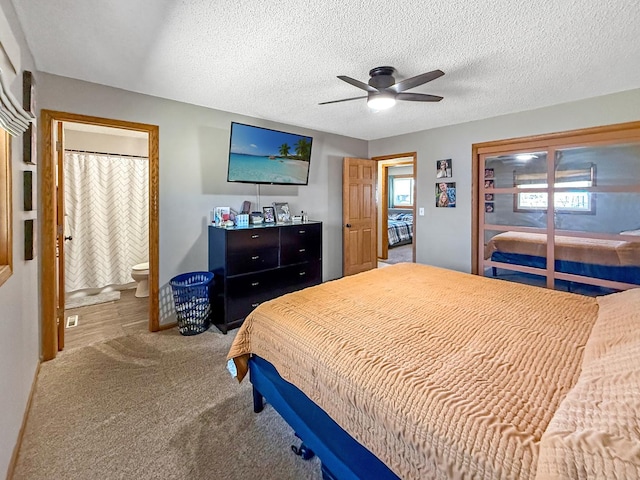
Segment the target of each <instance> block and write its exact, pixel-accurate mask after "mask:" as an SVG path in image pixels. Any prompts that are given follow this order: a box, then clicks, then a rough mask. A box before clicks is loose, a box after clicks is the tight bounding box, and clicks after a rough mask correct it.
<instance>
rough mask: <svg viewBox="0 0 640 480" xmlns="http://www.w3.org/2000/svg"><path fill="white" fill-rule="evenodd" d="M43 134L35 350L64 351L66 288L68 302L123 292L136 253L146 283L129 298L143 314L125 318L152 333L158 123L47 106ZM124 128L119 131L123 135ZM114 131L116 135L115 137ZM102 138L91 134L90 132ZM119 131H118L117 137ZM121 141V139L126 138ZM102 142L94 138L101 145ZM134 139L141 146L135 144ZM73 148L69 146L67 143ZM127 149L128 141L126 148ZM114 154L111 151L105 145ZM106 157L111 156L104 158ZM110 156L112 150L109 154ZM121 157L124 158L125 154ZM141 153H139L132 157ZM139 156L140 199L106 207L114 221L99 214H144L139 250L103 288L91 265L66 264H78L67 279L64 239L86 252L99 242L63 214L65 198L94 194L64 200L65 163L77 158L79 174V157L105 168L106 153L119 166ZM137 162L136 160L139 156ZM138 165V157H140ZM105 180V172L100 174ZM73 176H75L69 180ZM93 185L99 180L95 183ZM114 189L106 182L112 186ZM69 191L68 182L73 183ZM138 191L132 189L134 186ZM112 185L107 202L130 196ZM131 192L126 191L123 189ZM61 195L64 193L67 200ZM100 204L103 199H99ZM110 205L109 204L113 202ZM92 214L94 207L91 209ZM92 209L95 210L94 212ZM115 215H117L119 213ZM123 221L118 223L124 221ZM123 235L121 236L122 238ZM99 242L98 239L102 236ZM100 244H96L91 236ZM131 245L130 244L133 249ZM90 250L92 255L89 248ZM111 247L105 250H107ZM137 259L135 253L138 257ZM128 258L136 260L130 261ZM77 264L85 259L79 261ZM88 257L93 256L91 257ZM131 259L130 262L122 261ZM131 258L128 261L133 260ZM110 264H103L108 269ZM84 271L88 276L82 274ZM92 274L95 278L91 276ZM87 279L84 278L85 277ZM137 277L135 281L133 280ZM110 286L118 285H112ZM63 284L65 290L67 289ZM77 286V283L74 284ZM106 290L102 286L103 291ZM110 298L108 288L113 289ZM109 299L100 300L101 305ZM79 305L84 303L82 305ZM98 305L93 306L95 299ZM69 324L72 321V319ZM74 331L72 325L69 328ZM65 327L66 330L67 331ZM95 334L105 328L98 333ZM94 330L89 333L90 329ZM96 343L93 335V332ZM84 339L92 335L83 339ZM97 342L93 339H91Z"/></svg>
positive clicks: (82, 166)
mask: <svg viewBox="0 0 640 480" xmlns="http://www.w3.org/2000/svg"><path fill="white" fill-rule="evenodd" d="M42 125H43V129H42V132H43V133H42V134H43V156H42V160H41V162H42V170H43V172H45V174H44V175H43V176H42V185H41V196H42V205H43V206H44V208H43V212H42V242H41V255H42V256H41V264H42V276H41V291H42V295H41V296H42V308H41V314H42V353H43V360H50V359H52V358H54V357H55V356H56V353H57V352H58V351H59V350H62V349H63V348H65V333H66V332H65V330H67V328H66V325H67V315H65V313H66V312H68V311H71V310H73V309H71V308H68V307H66V303H67V302H66V298H65V297H66V295H65V294H66V293H67V291H69V292H73V294H72V295H70V299H73V298H74V297H83V296H85V297H86V296H88V295H87V294H95V293H110V292H118V291H122V290H120V288H124V289H127V288H126V287H133V286H137V284H138V282H139V275H138V276H134V275H133V273H136V272H134V270H135V269H136V267H138V269H141V268H142V267H143V266H144V263H145V262H143V261H142V260H144V259H142V258H141V257H142V256H147V258H148V260H147V261H148V269H147V271H146V272H143V273H145V278H146V279H147V280H148V295H147V296H141V297H136V299H138V298H139V299H141V300H142V302H137V303H138V304H139V306H140V309H141V310H142V312H143V313H142V315H144V316H145V323H146V328H144V327H145V325H144V324H142V325H141V324H139V323H138V320H139V318H134V316H131V321H129V320H127V322H128V325H127V326H129V327H130V326H132V325H130V324H137V325H138V326H140V327H141V328H142V329H144V330H150V331H157V330H159V322H158V263H159V259H158V235H159V234H158V177H159V172H158V161H159V156H158V127H157V126H154V125H146V124H139V123H133V122H124V121H119V120H110V119H104V118H98V117H88V116H84V115H76V114H70V113H63V112H52V111H48V110H43V111H42ZM123 130H124V132H123ZM115 133H118V134H119V135H114V134H115ZM98 134H99V135H103V136H102V137H97V136H96V135H98ZM123 134H124V135H123ZM106 135H113V136H118V137H120V144H121V145H120V146H114V145H115V144H114V143H113V140H114V139H107V138H106V137H105V136H106ZM89 137H93V141H94V143H89V144H88V143H86V142H87V141H89V140H88V138H89ZM127 139H128V140H127ZM132 139H141V141H137V140H136V141H133V140H132ZM109 140H111V141H112V142H111V144H110V145H111V146H109ZM101 141H102V142H107V143H102V144H101V143H100V142H101ZM126 143H130V144H136V143H137V144H139V148H142V149H143V150H138V151H125V150H126V149H127V147H123V146H122V145H123V144H126ZM140 144H146V147H145V146H142V145H140ZM74 147H75V148H74ZM129 148H133V147H131V145H130V146H129ZM113 149H115V150H120V151H116V152H113V151H110V150H113ZM109 154H111V155H109ZM114 154H115V155H114ZM124 154H128V155H124ZM138 154H141V155H138ZM145 155H146V157H145V158H146V160H145V162H146V174H145V175H146V176H145V183H146V184H145V187H146V190H147V192H146V200H145V199H142V200H140V201H139V202H138V203H139V205H138V208H137V212H136V209H134V210H133V211H129V210H128V211H127V212H124V211H123V212H121V210H123V209H122V208H116V209H115V210H112V211H111V214H112V215H114V216H115V217H116V218H112V219H106V218H104V217H105V216H106V217H108V216H109V215H110V214H108V213H107V214H106V215H103V218H102V220H101V221H102V222H106V223H108V222H109V221H111V222H112V223H114V222H115V224H117V223H118V216H120V217H121V216H122V214H125V215H127V216H135V215H136V214H137V213H141V212H140V211H142V210H144V213H145V214H146V218H147V220H146V223H145V222H144V221H138V222H134V223H135V224H136V225H135V227H134V228H137V229H141V230H142V232H141V238H144V239H145V240H140V239H138V240H134V242H136V243H137V244H140V243H144V244H145V245H144V247H143V250H144V252H139V254H138V255H137V256H136V255H134V256H133V257H136V258H135V259H134V258H133V257H131V258H130V257H129V256H127V255H123V257H124V258H123V259H120V260H121V261H120V263H121V264H122V265H120V266H119V267H118V268H119V269H120V270H121V272H120V273H121V274H120V279H119V280H117V279H116V280H115V281H114V282H111V281H110V280H107V281H106V283H107V285H104V282H100V281H98V283H94V282H95V280H96V279H95V277H96V275H94V274H95V273H96V272H95V271H94V270H96V269H99V267H96V265H95V264H87V265H84V264H82V261H81V264H80V266H78V265H70V268H71V269H74V268H75V269H77V270H79V272H71V273H72V274H76V273H77V274H79V275H77V276H79V277H80V278H79V279H78V278H75V279H74V280H73V282H71V281H66V279H65V276H66V275H65V273H67V272H66V268H65V266H66V263H67V262H66V261H65V250H66V249H65V247H66V246H67V244H70V243H71V242H76V243H77V244H80V243H82V242H85V241H86V242H87V243H88V244H89V247H88V248H86V249H85V250H86V251H88V252H89V254H91V253H92V252H91V251H92V250H95V249H98V250H100V248H99V246H98V245H95V244H93V243H92V242H93V241H98V240H96V239H93V240H91V234H89V233H88V231H87V230H86V229H85V227H81V226H79V224H78V223H77V222H76V223H74V222H75V221H74V220H73V219H71V218H70V217H69V215H68V213H69V212H70V211H71V210H73V208H74V206H73V205H71V208H70V209H67V208H66V207H65V200H67V201H69V202H72V203H73V202H76V203H77V202H85V203H86V202H87V201H93V200H94V198H93V197H92V195H93V193H95V192H92V190H91V188H89V194H88V195H89V197H87V196H86V194H85V196H84V197H83V196H82V194H81V193H78V192H77V191H76V192H74V193H73V194H72V195H71V196H70V197H68V194H69V193H70V192H69V191H67V190H68V189H67V188H65V179H67V181H69V180H70V179H71V178H72V177H70V176H69V175H68V173H69V172H65V169H67V168H72V167H71V164H72V163H74V162H75V163H78V165H77V167H78V168H75V167H74V168H75V170H76V173H78V172H80V174H84V173H86V172H85V170H86V165H87V163H86V162H94V163H97V164H99V165H104V164H105V163H106V162H108V161H109V157H116V158H120V159H121V163H135V162H130V161H129V160H131V159H134V158H137V157H143V156H145ZM138 160H142V159H141V158H138ZM139 163H140V162H139ZM129 174H132V171H131V170H130V171H128V173H125V175H124V177H126V176H127V175H129ZM107 177H108V176H107ZM73 181H75V180H73ZM96 181H97V182H98V183H99V182H100V181H105V180H104V178H103V179H102V180H100V179H98V180H96ZM106 183H110V180H106ZM112 186H113V185H112ZM74 188H75V187H74ZM136 188H138V189H139V188H140V187H139V185H138V187H136V186H133V190H132V191H135V189H136ZM118 189H119V186H117V185H116V188H115V189H114V190H113V191H112V193H111V197H112V198H111V200H109V199H107V200H106V202H109V201H111V202H114V198H116V197H117V196H118V195H122V196H127V197H129V196H130V195H129V193H126V192H118ZM130 193H131V192H130ZM67 197H68V198H67ZM103 201H105V200H103ZM114 203H116V202H114ZM96 211H97V209H96ZM92 214H95V215H96V216H98V215H97V213H96V212H93V213H92ZM120 219H121V220H122V218H120ZM106 223H105V225H103V226H102V228H103V229H104V230H106V231H110V227H109V226H108V225H107V224H106ZM123 223H124V220H123ZM93 228H94V230H100V228H101V227H100V225H98V226H94V227H93ZM126 235H127V234H125V236H126ZM110 240H111V237H107V240H106V245H109V242H110ZM102 241H103V242H104V239H103V240H102ZM98 242H99V241H98ZM139 247H140V245H137V246H136V248H139ZM106 250H109V246H107V247H105V251H106ZM121 250H122V249H116V256H120V255H121ZM93 253H95V252H93ZM112 253H113V252H110V253H109V254H112ZM100 255H107V254H106V253H104V252H102V254H101V253H100V252H99V251H98V255H97V257H98V258H99V257H100ZM138 257H140V258H138ZM134 260H135V261H136V262H137V260H141V261H140V262H138V263H135V262H134ZM83 261H84V260H83ZM93 261H96V260H95V259H94V260H93ZM129 263H132V265H128V264H129ZM133 263H135V265H134V264H133ZM109 268H110V267H107V269H109ZM87 274H89V275H87ZM98 276H99V275H98ZM84 277H91V278H84ZM134 277H136V278H134ZM67 283H73V285H67ZM115 284H117V285H118V287H116V288H114V285H115ZM67 287H68V288H67ZM78 287H80V288H78ZM105 290H106V291H105ZM134 291H137V288H136V290H134V289H131V293H132V295H133V296H135V293H134ZM112 295H113V293H112ZM107 303H108V302H105V306H107V305H106V304H107ZM82 308H90V306H85V307H82ZM98 308H101V307H99V304H98ZM121 313H122V312H116V317H119V316H120V314H121ZM130 313H131V312H129V313H127V312H123V315H124V316H128V315H129V314H130ZM97 316H98V317H99V318H104V316H105V315H101V314H100V315H97ZM71 322H73V319H72V320H71ZM105 327H106V328H107V329H111V330H113V329H114V328H123V327H122V325H107V326H105ZM72 328H78V327H72ZM67 331H71V330H70V329H69V330H67ZM97 332H98V333H97V335H98V337H99V336H100V335H103V334H104V333H105V332H102V333H99V329H98V330H97ZM94 333H95V332H94ZM108 335H111V336H118V335H116V334H114V333H113V331H112V332H111V333H110V334H108ZM93 338H94V340H95V338H96V337H95V336H94V337H93ZM108 338H109V337H108ZM85 340H87V341H89V342H93V340H91V335H89V338H88V339H85ZM98 341H99V339H98Z"/></svg>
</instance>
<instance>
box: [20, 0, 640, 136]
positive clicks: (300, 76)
mask: <svg viewBox="0 0 640 480" xmlns="http://www.w3.org/2000/svg"><path fill="white" fill-rule="evenodd" d="M12 1H13V4H14V6H15V9H16V11H17V13H18V17H19V19H20V22H21V24H22V27H23V30H24V31H25V34H26V38H27V42H28V44H29V46H30V48H31V51H32V53H33V55H34V57H35V62H36V67H37V69H38V70H40V71H44V72H48V73H53V74H57V75H63V76H67V77H73V78H78V79H81V80H86V81H89V82H96V83H101V84H104V85H110V86H113V87H119V88H123V89H126V90H131V91H135V92H140V93H146V94H150V95H155V96H158V97H164V98H169V99H173V100H179V101H182V102H187V103H192V104H196V105H202V106H206V107H211V108H216V109H220V110H225V111H228V112H234V113H238V114H243V115H250V116H252V117H256V118H261V119H268V120H273V121H276V122H282V123H286V124H291V125H297V126H301V127H308V128H312V129H316V130H321V131H325V132H331V133H337V134H342V135H347V136H350V137H355V138H361V139H365V140H372V139H377V138H384V137H389V136H394V135H398V134H402V133H408V132H414V131H418V130H424V129H428V128H433V127H438V126H443V125H450V124H456V123H461V122H466V121H470V120H475V119H480V118H487V117H492V116H496V115H501V114H506V113H510V112H517V111H523V110H530V109H534V108H537V107H542V106H546V105H553V104H558V103H564V102H568V101H572V100H578V99H582V98H588V97H594V96H599V95H603V94H607V93H613V92H619V91H624V90H630V89H634V88H638V87H640V40H639V39H640V2H638V1H637V0H555V1H552V0H541V1H538V2H535V1H534V2H526V1H523V0H519V1H515V0H496V1H491V2H487V1H484V0H431V1H430V2H419V1H411V0H407V1H404V2H400V1H396V0H387V1H381V0H368V1H363V0H350V1H349V0H347V1H345V0H315V1H304V2H300V1H297V0H278V1H273V0H272V1H269V0H218V1H203V0H200V1H196V0H193V1H175V0H82V1H77V0H57V1H51V0H30V1H23V0H12ZM382 65H391V66H393V67H395V68H396V69H397V71H398V73H397V74H396V80H401V79H404V78H408V77H412V76H414V75H418V74H420V73H423V72H427V71H430V70H435V69H441V70H443V71H444V72H445V76H444V77H441V78H439V79H437V80H434V81H433V82H431V83H429V84H426V85H423V86H421V87H417V88H415V89H414V90H411V91H412V92H419V93H430V94H434V95H440V96H444V100H442V101H441V102H440V103H418V102H398V104H397V105H396V106H395V107H394V108H393V109H391V110H387V111H384V112H377V113H375V112H372V111H370V110H369V109H368V107H367V105H366V101H365V100H364V99H363V100H354V101H351V102H345V103H337V104H331V105H318V102H323V101H329V100H337V99H341V98H349V97H356V96H360V95H361V94H364V92H363V91H361V90H358V89H357V88H356V87H354V86H351V85H349V84H347V83H345V82H342V81H341V80H339V79H337V78H336V76H337V75H347V76H350V77H353V78H356V79H358V80H361V81H363V82H367V81H368V78H369V76H368V72H369V70H370V69H371V68H373V67H377V66H382Z"/></svg>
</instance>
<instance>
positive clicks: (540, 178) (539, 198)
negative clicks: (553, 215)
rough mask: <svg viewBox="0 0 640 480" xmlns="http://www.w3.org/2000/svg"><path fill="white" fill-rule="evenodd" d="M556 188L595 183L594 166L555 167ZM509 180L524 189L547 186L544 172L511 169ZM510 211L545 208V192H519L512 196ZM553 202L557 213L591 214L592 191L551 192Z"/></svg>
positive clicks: (584, 186) (585, 185) (593, 205)
mask: <svg viewBox="0 0 640 480" xmlns="http://www.w3.org/2000/svg"><path fill="white" fill-rule="evenodd" d="M555 179H556V181H555V183H554V187H555V188H556V189H560V188H572V189H573V188H575V189H580V188H586V187H592V186H594V185H595V180H596V178H595V165H593V164H589V165H583V166H580V167H576V168H573V169H571V170H557V171H556V172H555ZM513 181H514V186H515V187H516V188H519V189H522V190H526V189H529V188H530V189H534V188H547V174H546V173H519V172H517V171H514V172H513ZM515 200H516V202H515V203H516V204H515V205H514V211H516V212H535V211H542V210H546V209H547V193H546V192H527V191H522V192H519V193H518V195H517V196H516V199H515ZM553 204H554V207H555V211H556V212H558V213H583V214H591V215H593V214H595V198H594V197H593V193H591V192H589V191H585V190H582V191H580V190H571V191H559V192H558V191H556V192H554V195H553Z"/></svg>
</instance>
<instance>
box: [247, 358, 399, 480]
mask: <svg viewBox="0 0 640 480" xmlns="http://www.w3.org/2000/svg"><path fill="white" fill-rule="evenodd" d="M249 375H250V379H251V384H252V385H253V411H254V412H256V413H259V412H261V411H262V409H263V407H264V404H263V399H264V400H267V402H269V404H271V406H273V408H274V409H275V410H276V411H277V412H278V413H279V414H280V416H281V417H282V418H284V420H285V421H286V422H287V423H288V424H289V426H290V427H291V428H292V429H293V430H294V431H295V432H296V435H297V436H298V437H299V438H300V439H301V440H302V442H303V447H301V448H300V449H296V448H295V447H292V449H293V450H294V452H296V453H298V454H299V451H300V450H302V451H303V455H302V456H303V458H305V457H306V458H310V457H311V456H313V454H314V453H315V454H316V455H317V456H318V458H319V459H320V461H321V462H322V478H323V479H325V480H364V479H374V478H375V479H376V480H398V476H397V475H396V474H394V473H393V472H392V471H391V470H389V468H388V467H387V466H386V465H385V464H384V463H382V462H381V461H380V460H379V459H378V458H377V457H376V456H375V455H374V454H373V453H371V452H370V451H369V450H367V449H366V448H365V447H363V446H362V445H361V444H360V443H358V442H357V441H356V440H355V439H354V438H353V437H352V436H351V435H349V434H348V433H347V432H345V431H344V430H343V429H342V428H341V427H340V426H339V425H338V424H337V423H336V422H335V421H333V419H332V418H331V417H329V415H327V414H326V413H325V412H324V411H323V410H322V409H321V408H320V407H318V406H317V405H316V404H315V403H313V402H312V401H311V400H310V399H309V397H307V396H306V395H305V394H304V393H302V392H301V391H300V390H299V389H298V388H297V387H295V386H294V385H292V384H291V383H289V382H287V381H286V380H284V379H283V378H282V377H281V376H280V375H279V374H278V372H277V370H276V369H275V367H274V366H273V365H271V364H270V363H269V362H267V361H266V360H264V359H262V358H260V357H258V356H256V355H253V356H252V357H251V358H250V359H249ZM309 450H311V452H309ZM308 453H310V455H309V454H308Z"/></svg>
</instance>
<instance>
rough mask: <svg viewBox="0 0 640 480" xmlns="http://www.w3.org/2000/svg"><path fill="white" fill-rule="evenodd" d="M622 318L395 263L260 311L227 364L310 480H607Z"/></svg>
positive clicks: (616, 427)
mask: <svg viewBox="0 0 640 480" xmlns="http://www.w3.org/2000/svg"><path fill="white" fill-rule="evenodd" d="M638 312H640V289H634V290H631V291H629V292H623V293H619V294H614V295H609V296H606V297H599V298H598V299H595V298H592V297H586V296H581V295H575V294H570V293H566V292H559V291H554V290H548V289H544V288H537V287H532V286H529V285H522V284H517V283H511V282H502V281H496V280H493V279H489V278H483V277H479V276H475V275H469V274H464V273H459V272H452V271H449V270H443V269H439V268H434V267H429V266H426V265H419V264H399V265H393V266H391V267H388V268H384V269H375V270H372V271H369V272H365V273H362V274H359V275H355V276H352V277H345V278H342V279H339V280H335V281H331V282H325V283H324V284H322V285H319V286H316V287H312V288H308V289H305V290H302V291H298V292H295V293H293V294H289V295H285V296H282V297H280V298H278V299H275V300H272V301H270V302H266V303H263V304H261V305H260V306H259V307H258V308H256V309H255V310H254V311H253V312H252V314H251V315H249V317H247V319H246V320H245V323H244V324H243V326H242V327H241V329H240V330H239V331H238V333H237V336H236V338H235V340H234V343H233V345H232V347H231V350H230V352H229V358H233V359H234V361H235V364H236V367H237V369H238V375H239V378H241V377H243V376H244V375H245V374H246V373H247V371H249V376H250V379H251V382H252V383H253V386H254V408H255V409H256V410H257V411H259V410H260V409H261V408H262V397H263V396H264V398H266V400H267V402H268V403H269V404H270V405H271V406H272V407H273V408H274V409H275V410H276V411H278V412H279V413H280V415H281V416H282V417H283V418H284V419H285V420H286V421H287V422H288V423H289V424H290V425H291V427H292V428H293V430H294V431H295V432H296V433H297V434H298V435H299V436H300V438H301V439H302V440H303V442H304V443H305V444H306V445H307V447H309V448H310V449H311V450H313V451H314V452H315V453H316V454H317V455H318V457H319V458H320V460H321V462H322V465H323V473H325V475H326V476H325V477H324V478H330V479H334V478H337V479H349V480H351V479H358V478H360V479H362V478H376V479H388V478H389V479H390V478H394V479H395V478H397V477H399V478H407V479H409V478H411V479H413V478H415V479H417V478H485V479H489V478H519V479H533V478H569V477H570V475H568V472H582V471H587V470H589V469H592V468H596V469H597V470H598V471H597V473H598V478H622V477H624V476H625V475H624V474H623V473H622V472H626V473H627V474H628V473H629V472H638V471H640V470H638V468H640V467H639V464H640V461H639V460H638V459H637V458H636V457H635V456H634V457H633V459H634V460H633V462H631V463H629V462H627V460H628V458H626V457H625V460H619V458H620V457H619V455H620V450H624V449H625V448H627V443H625V442H622V441H613V442H611V441H609V439H610V438H611V435H616V438H629V439H630V440H629V442H632V441H633V440H631V439H636V438H638V432H637V431H636V430H635V425H636V422H635V419H637V416H638V414H639V412H638V406H637V403H634V402H626V401H625V398H628V397H624V395H622V396H620V393H621V392H624V391H625V389H626V391H635V390H636V389H637V388H640V377H639V376H638V375H635V374H633V375H625V374H623V373H624V372H626V371H627V370H631V371H634V372H636V373H637V369H636V368H635V365H637V362H638V360H639V359H638V349H637V345H638V342H640V334H638V330H637V329H635V328H631V327H630V325H633V324H634V322H636V323H637V322H638V321H640V318H639V317H638V314H639V313H638ZM623 322H624V325H622V323H623ZM621 328H622V329H623V330H624V329H629V328H631V329H630V330H628V332H629V334H628V335H627V334H625V335H620V334H619V332H620V331H622V330H620V329H621ZM624 331H627V330H624ZM604 333H606V334H610V335H611V336H612V337H611V338H602V335H603V334H604ZM622 341H624V342H626V343H629V342H632V341H633V342H635V343H634V344H633V345H631V347H633V348H631V349H630V350H629V351H627V350H625V352H626V353H625V355H627V357H625V358H624V361H623V362H622V363H620V359H616V361H611V362H610V363H609V360H605V359H604V358H603V357H605V356H607V355H612V354H614V352H619V351H620V350H619V349H618V348H617V345H616V343H617V342H622ZM605 345H606V348H604V346H605ZM630 352H631V353H630ZM629 355H632V356H629ZM583 357H584V360H583ZM591 364H593V365H592V366H590V365H591ZM590 368H591V369H592V370H589V369H590ZM616 368H620V369H621V370H620V371H619V372H617V373H619V375H618V377H616V381H615V382H613V381H610V380H611V378H610V373H608V372H611V371H613V370H615V369H616ZM622 370H624V372H623V371H622ZM581 372H582V373H581ZM583 377H584V378H583ZM249 414H250V413H249V412H247V415H249ZM614 432H615V433H614ZM585 435H586V436H587V437H588V441H586V442H582V441H581V440H580V439H582V438H585ZM627 435H630V436H627ZM627 457H630V455H627ZM585 469H586V470H585ZM625 469H626V470H625ZM536 473H537V475H538V476H537V477H536ZM599 474H602V475H599ZM575 478H577V477H575Z"/></svg>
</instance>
